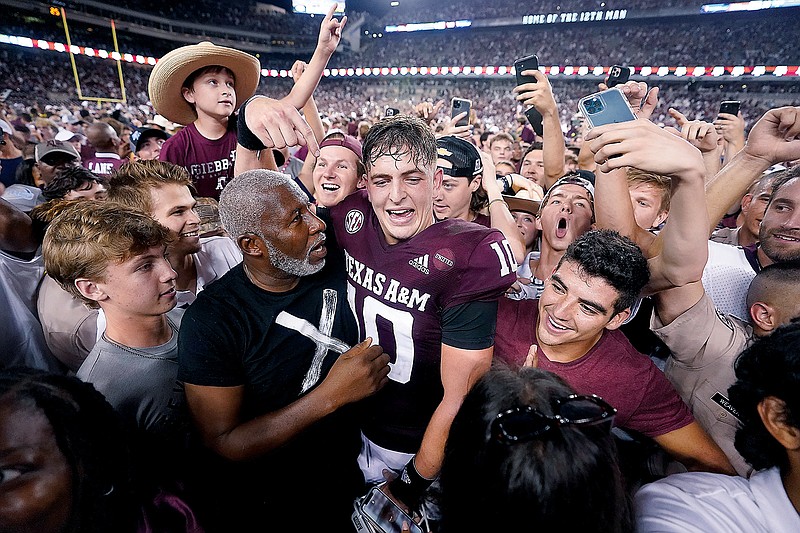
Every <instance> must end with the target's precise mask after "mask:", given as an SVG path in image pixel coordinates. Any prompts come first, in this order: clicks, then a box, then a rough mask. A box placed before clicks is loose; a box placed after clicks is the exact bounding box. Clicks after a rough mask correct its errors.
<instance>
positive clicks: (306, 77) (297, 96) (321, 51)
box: [286, 4, 347, 109]
mask: <svg viewBox="0 0 800 533" xmlns="http://www.w3.org/2000/svg"><path fill="white" fill-rule="evenodd" d="M337 5H338V4H333V5H332V6H331V8H330V9H329V10H328V13H327V14H326V15H325V18H324V19H323V20H322V24H321V25H320V28H319V39H318V40H317V47H316V49H315V50H314V55H313V56H311V61H309V62H308V67H306V69H305V72H304V74H303V76H302V78H300V80H299V81H297V80H295V84H294V87H292V90H291V92H290V93H289V95H288V96H287V97H286V99H287V101H288V103H289V104H291V105H293V106H294V107H295V108H296V109H302V108H303V106H305V105H306V102H307V101H308V99H309V98H311V95H312V94H314V90H315V89H316V88H317V85H318V84H319V80H320V79H322V73H323V71H324V70H325V67H326V66H327V65H328V61H329V60H330V58H331V56H332V55H333V53H334V52H335V51H336V48H337V47H338V46H339V42H340V41H341V39H342V30H343V29H344V26H345V24H346V23H347V17H346V16H345V17H342V19H341V20H337V19H335V18H334V17H333V14H334V12H335V11H336V7H337Z"/></svg>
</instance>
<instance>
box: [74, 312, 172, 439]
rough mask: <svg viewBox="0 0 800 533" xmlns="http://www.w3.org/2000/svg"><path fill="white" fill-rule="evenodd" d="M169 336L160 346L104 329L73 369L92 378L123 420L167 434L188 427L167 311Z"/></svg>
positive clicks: (169, 437)
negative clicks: (137, 344)
mask: <svg viewBox="0 0 800 533" xmlns="http://www.w3.org/2000/svg"><path fill="white" fill-rule="evenodd" d="M167 321H168V322H169V325H170V327H171V329H172V337H171V338H170V340H169V341H167V342H166V343H165V344H162V345H161V346H154V347H152V348H130V347H127V346H123V345H121V344H118V343H116V342H114V341H112V340H110V339H108V338H107V337H106V336H105V335H103V336H102V337H101V338H100V340H99V341H97V344H95V346H94V348H92V351H91V352H89V355H88V356H87V357H86V360H84V362H83V364H81V366H80V368H79V369H78V372H77V373H76V375H77V376H78V378H80V379H81V380H82V381H85V382H88V383H91V384H93V385H94V386H95V388H96V389H97V390H99V391H100V392H101V393H102V394H103V395H104V396H105V397H106V399H107V400H108V402H109V403H110V404H111V405H112V406H113V407H114V409H116V410H117V412H119V413H120V414H121V415H122V416H123V418H124V419H125V421H126V422H128V423H131V424H135V427H137V428H138V429H140V430H142V431H144V432H145V433H148V434H152V435H158V436H160V437H163V438H166V439H168V440H172V439H174V438H175V439H178V440H181V439H182V438H183V434H184V433H185V431H186V430H187V428H188V416H187V411H186V399H185V395H184V391H183V386H182V384H180V383H179V382H178V381H177V379H176V377H177V374H178V325H177V324H176V322H175V321H173V317H172V316H169V317H167Z"/></svg>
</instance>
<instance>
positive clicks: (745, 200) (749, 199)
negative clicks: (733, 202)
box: [741, 193, 753, 213]
mask: <svg viewBox="0 0 800 533" xmlns="http://www.w3.org/2000/svg"><path fill="white" fill-rule="evenodd" d="M751 203H753V195H752V194H749V193H748V194H745V195H744V196H742V202H741V205H742V212H743V213H746V212H747V210H748V209H750V204H751Z"/></svg>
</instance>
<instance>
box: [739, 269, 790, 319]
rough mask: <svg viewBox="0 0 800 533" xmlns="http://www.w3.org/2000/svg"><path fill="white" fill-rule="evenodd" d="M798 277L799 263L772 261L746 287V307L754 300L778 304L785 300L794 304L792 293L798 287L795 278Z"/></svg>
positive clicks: (749, 306)
mask: <svg viewBox="0 0 800 533" xmlns="http://www.w3.org/2000/svg"><path fill="white" fill-rule="evenodd" d="M798 279H800V265H797V264H796V263H793V262H786V263H772V264H771V265H767V266H765V267H764V268H762V269H761V271H759V273H758V274H756V277H754V278H753V280H752V281H751V282H750V286H749V287H748V289H747V309H750V308H751V307H752V306H753V304H754V303H756V302H764V303H767V304H772V305H778V304H779V303H780V302H781V301H786V302H787V303H789V304H790V305H792V306H793V305H795V302H794V301H793V300H794V298H793V296H792V295H793V294H797V292H796V290H797V289H800V287H798V285H797V280H798Z"/></svg>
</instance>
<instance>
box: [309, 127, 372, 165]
mask: <svg viewBox="0 0 800 533" xmlns="http://www.w3.org/2000/svg"><path fill="white" fill-rule="evenodd" d="M326 146H344V147H345V148H347V149H348V150H350V151H351V152H353V153H354V154H356V155H357V156H358V159H362V158H363V155H362V151H361V142H360V141H359V140H358V139H356V138H355V137H353V136H352V135H347V134H344V133H342V132H341V131H337V132H329V133H328V134H327V135H326V136H325V137H324V138H323V139H322V142H321V143H319V147H320V149H322V148H325V147H326Z"/></svg>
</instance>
